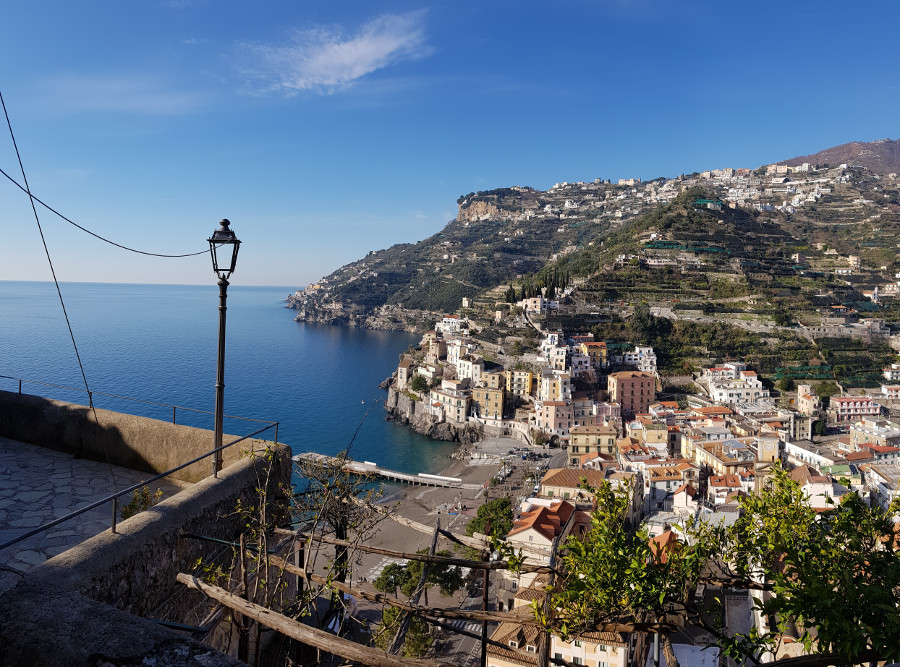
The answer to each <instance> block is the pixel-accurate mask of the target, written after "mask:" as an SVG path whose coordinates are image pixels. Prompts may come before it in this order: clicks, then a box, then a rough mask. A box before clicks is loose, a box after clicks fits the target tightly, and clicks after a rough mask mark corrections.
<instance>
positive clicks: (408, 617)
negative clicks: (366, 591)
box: [388, 518, 441, 654]
mask: <svg viewBox="0 0 900 667" xmlns="http://www.w3.org/2000/svg"><path fill="white" fill-rule="evenodd" d="M440 532H441V520H440V518H438V520H437V522H436V523H435V526H434V535H432V537H431V546H430V547H429V549H428V555H429V556H434V552H435V549H437V541H438V535H440ZM430 570H431V561H428V562H426V563H425V564H424V565H423V566H422V574H421V576H420V577H419V583H418V584H417V585H416V590H415V591H414V592H413V594H412V597H410V598H409V606H410V607H418V606H419V596H421V595H422V591H424V590H425V587H426V586H427V585H428V573H429V571H430ZM425 601H426V602H428V596H427V595H426V596H425ZM411 622H412V614H411V613H410V612H407V613H406V614H404V615H403V620H401V621H400V627H399V628H397V633H396V634H395V635H394V641H392V642H391V646H390V648H388V653H392V654H396V653H398V652H399V651H400V648H401V647H402V646H403V641H404V640H405V639H406V633H407V631H408V630H409V624H410V623H411Z"/></svg>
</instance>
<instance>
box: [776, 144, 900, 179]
mask: <svg viewBox="0 0 900 667" xmlns="http://www.w3.org/2000/svg"><path fill="white" fill-rule="evenodd" d="M804 162H808V163H810V164H818V165H823V164H828V165H830V166H832V167H836V166H837V165H839V164H847V165H849V166H858V167H865V168H866V169H868V170H869V171H871V172H873V173H875V174H879V175H882V176H884V175H885V174H891V173H894V174H898V173H900V140H895V139H880V140H878V141H868V142H864V141H851V142H850V143H848V144H841V145H840V146H834V147H833V148H826V149H825V150H824V151H819V152H818V153H815V154H813V155H801V156H800V157H795V158H791V159H790V160H784V161H782V162H779V163H778V164H786V165H788V166H791V167H796V166H799V165H801V164H803V163H804Z"/></svg>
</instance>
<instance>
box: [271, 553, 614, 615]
mask: <svg viewBox="0 0 900 667" xmlns="http://www.w3.org/2000/svg"><path fill="white" fill-rule="evenodd" d="M269 560H270V561H271V562H272V564H273V565H275V566H276V567H282V568H284V570H285V572H290V573H291V574H296V575H297V576H299V577H303V578H304V579H306V580H308V581H312V582H315V583H317V584H322V585H324V586H330V587H331V588H333V589H335V590H337V591H340V592H341V593H347V594H348V595H353V596H355V597H358V598H362V599H363V600H368V601H369V602H376V603H378V604H386V605H388V606H391V607H398V608H399V609H406V610H409V611H411V612H412V613H414V614H418V615H419V616H423V617H426V618H428V620H430V621H431V620H432V617H434V618H440V617H444V618H461V619H464V620H468V621H482V620H485V619H486V620H488V621H490V622H492V623H522V624H523V625H537V624H538V622H537V621H536V620H535V619H534V616H532V614H531V612H530V611H529V609H530V608H525V607H523V608H522V611H521V612H497V611H489V612H487V613H485V612H482V611H460V610H459V609H456V608H453V607H429V606H413V605H412V604H411V603H410V601H408V600H402V599H400V598H399V597H396V596H394V595H388V594H387V593H369V592H368V591H364V590H362V589H360V588H352V587H350V586H348V585H347V584H342V583H339V582H337V581H333V580H332V581H328V580H327V579H326V578H325V577H321V576H319V575H317V574H309V573H304V572H303V571H302V570H300V569H299V568H295V567H294V566H293V565H291V564H290V563H287V562H286V561H285V560H284V559H282V558H279V557H278V556H269ZM432 622H433V621H432ZM617 627H618V626H617ZM629 627H630V626H629ZM622 632H627V631H626V630H622Z"/></svg>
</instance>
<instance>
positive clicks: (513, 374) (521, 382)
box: [505, 371, 535, 398]
mask: <svg viewBox="0 0 900 667" xmlns="http://www.w3.org/2000/svg"><path fill="white" fill-rule="evenodd" d="M505 375H506V391H508V392H509V393H510V394H513V395H514V396H519V397H521V398H529V397H531V395H532V394H533V393H534V385H535V380H534V373H532V372H531V371H506V373H505Z"/></svg>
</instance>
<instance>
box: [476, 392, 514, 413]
mask: <svg viewBox="0 0 900 667" xmlns="http://www.w3.org/2000/svg"><path fill="white" fill-rule="evenodd" d="M505 394H506V391H505V390H504V389H503V388H498V389H491V388H490V387H478V388H476V389H473V390H472V410H473V412H474V414H476V415H477V416H479V417H481V418H487V419H503V399H504V396H505Z"/></svg>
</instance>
